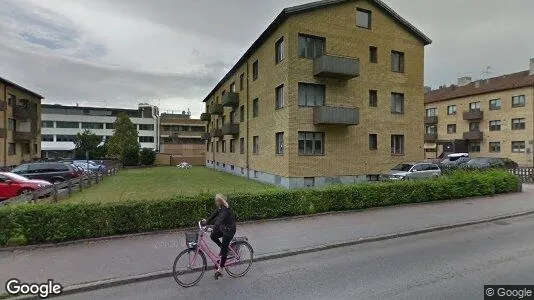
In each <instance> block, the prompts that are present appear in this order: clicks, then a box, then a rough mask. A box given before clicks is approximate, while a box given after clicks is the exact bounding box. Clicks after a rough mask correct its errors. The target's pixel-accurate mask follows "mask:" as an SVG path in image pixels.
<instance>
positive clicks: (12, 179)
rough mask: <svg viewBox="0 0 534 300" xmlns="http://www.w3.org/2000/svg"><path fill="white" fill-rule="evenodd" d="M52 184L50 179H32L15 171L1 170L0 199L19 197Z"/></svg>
mask: <svg viewBox="0 0 534 300" xmlns="http://www.w3.org/2000/svg"><path fill="white" fill-rule="evenodd" d="M50 185H52V184H51V183H50V182H48V181H44V180H35V179H33V180H32V179H28V178H26V177H23V176H20V175H17V174H14V173H9V172H0V200H5V199H9V198H13V197H17V196H19V195H22V194H24V193H29V192H32V191H35V190H37V189H40V188H44V187H47V186H50Z"/></svg>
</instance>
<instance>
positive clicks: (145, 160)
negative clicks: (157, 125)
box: [140, 148, 156, 166]
mask: <svg viewBox="0 0 534 300" xmlns="http://www.w3.org/2000/svg"><path fill="white" fill-rule="evenodd" d="M140 160H141V164H142V165H144V166H151V165H153V164H154V162H155V161H156V152H154V150H152V149H148V148H143V150H141V157H140Z"/></svg>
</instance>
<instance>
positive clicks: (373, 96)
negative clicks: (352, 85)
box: [369, 90, 378, 107]
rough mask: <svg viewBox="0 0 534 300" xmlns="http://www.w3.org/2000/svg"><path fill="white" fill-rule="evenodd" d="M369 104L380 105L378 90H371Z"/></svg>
mask: <svg viewBox="0 0 534 300" xmlns="http://www.w3.org/2000/svg"><path fill="white" fill-rule="evenodd" d="M369 106H370V107H377V106H378V91H376V90H369Z"/></svg>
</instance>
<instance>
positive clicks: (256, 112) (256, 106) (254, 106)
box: [252, 98, 260, 118]
mask: <svg viewBox="0 0 534 300" xmlns="http://www.w3.org/2000/svg"><path fill="white" fill-rule="evenodd" d="M259 106H260V104H259V103H258V98H256V99H254V100H252V117H253V118H256V117H258V115H259V110H260V107H259Z"/></svg>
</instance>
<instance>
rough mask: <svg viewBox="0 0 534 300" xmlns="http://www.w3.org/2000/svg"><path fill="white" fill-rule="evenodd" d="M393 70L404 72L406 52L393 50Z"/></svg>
mask: <svg viewBox="0 0 534 300" xmlns="http://www.w3.org/2000/svg"><path fill="white" fill-rule="evenodd" d="M391 71H393V72H398V73H404V53H403V52H398V51H391Z"/></svg>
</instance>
